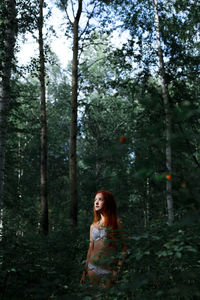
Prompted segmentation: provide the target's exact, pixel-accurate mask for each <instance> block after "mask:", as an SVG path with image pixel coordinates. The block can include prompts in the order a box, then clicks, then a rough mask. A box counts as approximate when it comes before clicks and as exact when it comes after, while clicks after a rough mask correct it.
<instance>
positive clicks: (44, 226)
mask: <svg viewBox="0 0 200 300" xmlns="http://www.w3.org/2000/svg"><path fill="white" fill-rule="evenodd" d="M43 5H44V0H40V17H39V51H40V93H41V162H40V188H41V206H42V213H41V232H42V233H43V234H48V231H49V219H48V200H47V132H46V131H47V122H46V91H45V58H44V45H43Z"/></svg>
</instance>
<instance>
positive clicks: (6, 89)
mask: <svg viewBox="0 0 200 300" xmlns="http://www.w3.org/2000/svg"><path fill="white" fill-rule="evenodd" d="M0 5H1V13H2V14H1V16H0V17H1V24H0V30H1V36H0V43H1V53H0V207H1V205H2V197H3V180H4V179H3V178H4V166H5V148H6V132H7V119H8V111H9V102H10V98H11V90H10V78H11V70H12V59H13V56H14V46H15V36H16V29H17V27H16V26H17V21H16V2H15V0H6V1H5V2H3V3H1V4H0Z"/></svg>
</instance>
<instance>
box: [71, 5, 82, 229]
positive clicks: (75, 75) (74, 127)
mask: <svg viewBox="0 0 200 300" xmlns="http://www.w3.org/2000/svg"><path fill="white" fill-rule="evenodd" d="M81 12H82V0H79V1H78V10H77V14H76V17H75V19H74V22H73V59H72V97H71V119H70V137H69V139H70V143H69V185H70V223H71V224H72V225H74V226H76V225H77V214H78V200H77V157H76V141H77V108H78V105H77V98H78V51H79V20H80V16H81Z"/></svg>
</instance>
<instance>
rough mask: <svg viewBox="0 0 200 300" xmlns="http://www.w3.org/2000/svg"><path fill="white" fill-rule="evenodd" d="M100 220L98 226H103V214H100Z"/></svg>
mask: <svg viewBox="0 0 200 300" xmlns="http://www.w3.org/2000/svg"><path fill="white" fill-rule="evenodd" d="M100 216H101V217H100V220H99V224H100V225H104V220H105V218H104V215H103V214H100Z"/></svg>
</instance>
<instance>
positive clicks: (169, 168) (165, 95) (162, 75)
mask: <svg viewBox="0 0 200 300" xmlns="http://www.w3.org/2000/svg"><path fill="white" fill-rule="evenodd" d="M152 1H153V6H154V13H155V27H156V39H157V49H158V58H159V71H160V79H161V87H162V98H163V102H164V109H165V125H166V170H167V178H166V196H167V209H168V221H169V224H172V223H173V221H174V208H173V197H172V181H171V174H172V150H171V112H170V103H169V94H168V88H167V84H166V79H165V66H164V59H163V51H162V47H161V35H160V24H159V14H158V1H157V0H152Z"/></svg>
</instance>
